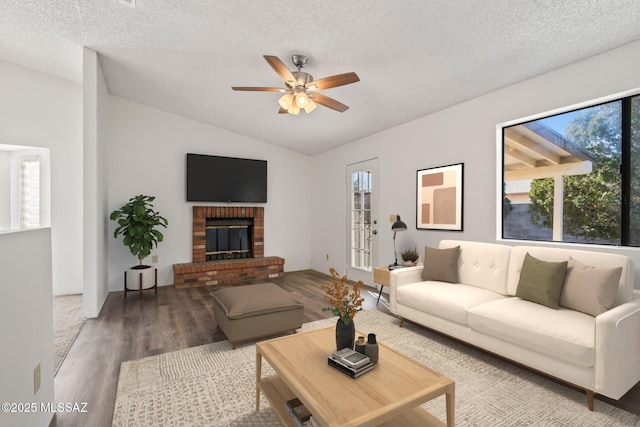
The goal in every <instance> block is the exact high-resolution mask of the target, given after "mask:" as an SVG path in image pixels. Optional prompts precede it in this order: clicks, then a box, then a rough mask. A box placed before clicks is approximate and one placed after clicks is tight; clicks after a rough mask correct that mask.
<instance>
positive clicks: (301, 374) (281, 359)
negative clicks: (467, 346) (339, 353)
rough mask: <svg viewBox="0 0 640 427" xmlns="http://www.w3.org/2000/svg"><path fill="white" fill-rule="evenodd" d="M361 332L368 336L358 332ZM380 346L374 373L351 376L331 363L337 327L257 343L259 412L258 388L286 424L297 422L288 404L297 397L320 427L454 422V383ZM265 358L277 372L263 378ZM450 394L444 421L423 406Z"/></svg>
mask: <svg viewBox="0 0 640 427" xmlns="http://www.w3.org/2000/svg"><path fill="white" fill-rule="evenodd" d="M357 333H358V334H360V335H366V334H363V333H361V332H357ZM378 345H379V362H378V364H377V365H376V366H375V368H374V369H373V371H371V372H368V373H366V374H364V375H363V376H361V377H359V378H357V379H352V378H350V377H349V376H347V375H345V374H343V373H341V372H339V371H338V370H336V369H335V368H332V367H331V366H329V365H328V364H327V357H328V356H329V355H330V354H331V353H332V352H333V351H335V327H328V328H322V329H316V330H313V331H309V332H303V333H298V334H295V335H288V336H285V337H281V338H275V339H272V340H268V341H262V342H259V343H257V344H256V410H259V409H260V391H262V392H263V393H264V394H265V396H266V397H267V400H268V401H269V403H270V404H271V406H272V407H273V409H274V410H275V412H276V414H278V416H279V417H280V420H281V421H282V423H283V424H284V425H286V426H292V427H293V426H295V425H296V424H295V422H294V421H293V420H292V419H291V416H290V415H289V414H288V413H287V411H286V409H285V402H286V401H287V400H290V399H293V398H294V397H297V398H299V399H300V400H301V401H302V403H303V404H304V405H305V406H306V407H307V409H309V411H310V412H311V414H312V415H313V418H314V419H315V420H316V421H318V422H319V424H320V425H321V426H332V427H333V426H343V425H349V426H394V427H395V426H416V427H418V426H420V427H424V426H444V425H446V426H448V427H452V426H453V425H454V399H455V383H454V381H453V380H451V379H449V378H447V377H445V376H443V375H440V374H439V373H437V372H435V371H433V370H431V369H429V368H427V367H426V366H424V365H422V364H421V363H418V362H416V361H415V360H412V359H411V358H409V357H407V356H404V355H402V354H400V353H398V352H397V351H395V350H393V349H391V348H390V347H387V346H385V345H384V344H382V343H378ZM262 358H264V359H265V360H266V361H267V362H268V363H269V365H271V367H272V368H273V370H274V371H275V372H276V374H275V375H270V376H267V377H263V376H262ZM443 394H444V395H446V408H447V422H446V424H445V423H444V422H442V421H441V420H439V419H438V418H436V417H434V416H433V415H431V414H430V413H428V412H427V411H425V410H424V409H423V408H421V407H420V405H421V404H423V403H425V402H428V401H430V400H432V399H434V398H436V397H438V396H441V395H443Z"/></svg>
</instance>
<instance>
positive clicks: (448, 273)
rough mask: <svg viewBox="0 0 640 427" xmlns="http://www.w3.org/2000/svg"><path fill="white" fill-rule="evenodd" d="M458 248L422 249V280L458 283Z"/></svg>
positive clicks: (427, 247)
mask: <svg viewBox="0 0 640 427" xmlns="http://www.w3.org/2000/svg"><path fill="white" fill-rule="evenodd" d="M459 256H460V246H456V247H454V248H448V249H435V248H430V247H429V246H426V247H425V248H424V269H423V270H422V280H424V281H427V280H438V281H441V282H449V283H456V282H458V257H459Z"/></svg>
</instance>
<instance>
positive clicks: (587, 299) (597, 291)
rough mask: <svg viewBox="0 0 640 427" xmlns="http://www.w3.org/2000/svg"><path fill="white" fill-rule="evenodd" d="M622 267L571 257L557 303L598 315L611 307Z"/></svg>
mask: <svg viewBox="0 0 640 427" xmlns="http://www.w3.org/2000/svg"><path fill="white" fill-rule="evenodd" d="M621 274H622V267H617V268H597V267H591V266H589V265H586V264H583V263H581V262H580V261H576V260H575V259H573V258H570V259H569V262H568V264H567V275H566V276H565V279H564V286H563V287H562V293H561V294H560V305H561V306H563V307H567V308H571V309H573V310H578V311H581V312H583V313H587V314H590V315H592V316H597V315H598V314H602V313H604V312H605V311H607V310H609V309H610V308H611V307H613V303H614V301H615V298H616V293H617V291H618V282H619V281H620V275H621Z"/></svg>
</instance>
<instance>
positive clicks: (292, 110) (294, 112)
mask: <svg viewBox="0 0 640 427" xmlns="http://www.w3.org/2000/svg"><path fill="white" fill-rule="evenodd" d="M287 113H289V114H292V115H294V116H297V115H298V114H300V107H298V106H297V105H296V104H295V103H293V104H291V107H289V109H288V110H287Z"/></svg>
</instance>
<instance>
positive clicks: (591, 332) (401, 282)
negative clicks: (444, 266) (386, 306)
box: [390, 240, 640, 410]
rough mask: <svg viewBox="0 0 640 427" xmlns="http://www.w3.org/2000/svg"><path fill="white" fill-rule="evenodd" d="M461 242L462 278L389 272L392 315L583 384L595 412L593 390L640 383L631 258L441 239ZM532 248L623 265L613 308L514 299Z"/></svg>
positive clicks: (639, 320)
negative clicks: (590, 310)
mask: <svg viewBox="0 0 640 427" xmlns="http://www.w3.org/2000/svg"><path fill="white" fill-rule="evenodd" d="M456 246H459V247H460V251H459V259H458V267H457V275H458V280H457V282H458V283H447V282H442V281H423V279H422V270H423V267H424V266H415V267H406V268H401V269H397V270H394V271H392V272H391V274H390V303H391V311H392V312H393V313H394V314H396V315H397V316H399V317H400V318H401V319H403V320H404V319H406V320H408V321H411V322H413V323H417V324H420V325H423V326H425V327H428V328H430V329H433V330H436V331H439V332H441V333H444V334H446V335H449V336H451V337H454V338H457V339H460V340H462V341H465V342H467V343H469V344H472V345H474V346H477V347H479V348H482V349H484V350H487V351H489V352H491V353H494V354H497V355H500V356H503V357H505V358H507V359H510V360H512V361H515V362H517V363H520V364H523V365H526V366H528V367H530V368H533V369H535V370H537V371H540V372H542V373H545V374H547V375H550V376H553V377H555V378H558V379H561V380H563V381H566V382H568V383H571V384H573V385H576V386H578V387H580V388H583V389H584V390H585V391H586V393H587V403H588V406H589V409H590V410H593V396H594V393H597V394H600V395H603V396H607V397H609V398H612V399H619V398H620V397H622V396H623V395H624V394H625V393H626V392H627V391H628V390H629V389H631V388H632V387H633V386H634V385H635V384H636V383H638V381H640V299H634V297H633V271H634V270H633V264H632V262H631V260H630V259H629V258H628V257H626V256H622V255H616V254H610V253H602V252H591V251H580V250H573V249H563V248H549V247H534V246H513V247H512V246H507V245H501V244H494V243H481V242H468V241H456V240H443V241H441V242H440V244H439V249H446V248H455V247H456ZM527 253H529V254H530V255H531V256H533V257H535V258H537V259H539V260H543V261H565V260H568V259H569V258H570V257H571V258H573V259H575V260H578V261H580V262H581V263H583V264H587V265H590V266H594V267H601V268H612V267H622V273H621V275H620V281H619V284H618V289H617V293H616V296H615V302H614V304H613V305H614V307H613V308H611V309H609V310H607V311H606V312H604V313H602V314H599V315H597V316H595V317H594V316H592V315H589V314H585V313H582V312H579V311H575V310H572V309H567V308H564V307H560V308H558V309H554V308H549V307H546V306H544V305H541V304H537V303H535V302H530V301H527V300H524V299H521V298H518V297H516V296H515V295H516V290H517V287H518V283H519V279H520V270H521V268H522V264H523V260H524V258H525V255H526V254H527ZM427 261H428V260H427ZM427 265H428V262H427ZM614 283H615V279H614ZM614 286H615V284H614ZM401 326H402V324H401Z"/></svg>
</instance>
